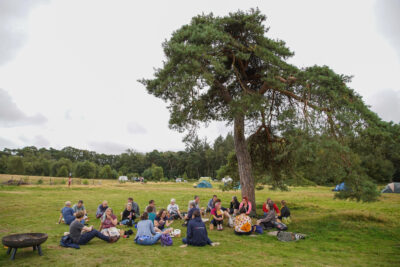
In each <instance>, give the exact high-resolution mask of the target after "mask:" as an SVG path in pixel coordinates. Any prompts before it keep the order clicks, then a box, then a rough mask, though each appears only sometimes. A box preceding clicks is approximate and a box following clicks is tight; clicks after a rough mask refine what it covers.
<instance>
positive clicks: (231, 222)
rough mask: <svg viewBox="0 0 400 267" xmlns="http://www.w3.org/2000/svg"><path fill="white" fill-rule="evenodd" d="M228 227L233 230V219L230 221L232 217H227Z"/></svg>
mask: <svg viewBox="0 0 400 267" xmlns="http://www.w3.org/2000/svg"><path fill="white" fill-rule="evenodd" d="M228 226H229V227H231V228H233V227H234V223H233V219H232V217H229V220H228Z"/></svg>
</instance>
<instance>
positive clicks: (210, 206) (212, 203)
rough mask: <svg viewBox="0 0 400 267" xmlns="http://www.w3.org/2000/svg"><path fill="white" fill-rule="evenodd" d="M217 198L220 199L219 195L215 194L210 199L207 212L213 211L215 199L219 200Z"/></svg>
mask: <svg viewBox="0 0 400 267" xmlns="http://www.w3.org/2000/svg"><path fill="white" fill-rule="evenodd" d="M217 199H218V197H217V195H213V197H212V198H211V199H210V200H209V201H208V204H207V209H206V212H207V213H208V212H211V210H212V209H213V208H214V205H215V201H217Z"/></svg>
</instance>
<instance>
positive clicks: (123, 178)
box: [118, 176, 128, 183]
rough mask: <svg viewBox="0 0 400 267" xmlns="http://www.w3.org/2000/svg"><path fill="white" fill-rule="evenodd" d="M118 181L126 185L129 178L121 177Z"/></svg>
mask: <svg viewBox="0 0 400 267" xmlns="http://www.w3.org/2000/svg"><path fill="white" fill-rule="evenodd" d="M118 180H119V182H120V183H125V182H126V181H128V177H126V176H120V177H119V178H118Z"/></svg>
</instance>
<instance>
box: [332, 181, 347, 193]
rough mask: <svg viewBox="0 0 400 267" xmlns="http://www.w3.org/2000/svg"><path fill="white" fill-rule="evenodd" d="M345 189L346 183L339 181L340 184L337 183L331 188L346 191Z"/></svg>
mask: <svg viewBox="0 0 400 267" xmlns="http://www.w3.org/2000/svg"><path fill="white" fill-rule="evenodd" d="M346 190H347V189H346V185H345V184H344V182H343V183H341V184H338V185H337V186H335V188H334V189H332V191H336V192H337V191H346Z"/></svg>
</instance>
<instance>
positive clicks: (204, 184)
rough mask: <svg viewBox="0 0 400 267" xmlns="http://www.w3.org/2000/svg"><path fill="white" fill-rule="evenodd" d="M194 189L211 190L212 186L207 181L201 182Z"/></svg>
mask: <svg viewBox="0 0 400 267" xmlns="http://www.w3.org/2000/svg"><path fill="white" fill-rule="evenodd" d="M196 188H212V185H211V184H210V183H209V182H207V181H201V182H200V183H199V184H198V185H197V186H196Z"/></svg>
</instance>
